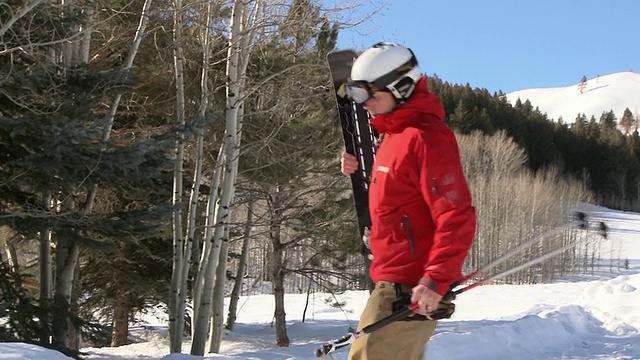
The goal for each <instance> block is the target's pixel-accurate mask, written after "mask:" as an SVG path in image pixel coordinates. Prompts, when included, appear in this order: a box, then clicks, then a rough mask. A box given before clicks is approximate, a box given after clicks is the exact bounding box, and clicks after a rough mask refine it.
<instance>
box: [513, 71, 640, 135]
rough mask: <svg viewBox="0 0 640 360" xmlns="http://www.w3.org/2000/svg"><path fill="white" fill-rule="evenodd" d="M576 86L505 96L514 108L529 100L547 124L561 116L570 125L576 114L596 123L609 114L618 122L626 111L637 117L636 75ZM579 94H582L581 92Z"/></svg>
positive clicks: (639, 81) (639, 87)
mask: <svg viewBox="0 0 640 360" xmlns="http://www.w3.org/2000/svg"><path fill="white" fill-rule="evenodd" d="M580 87H581V86H580V82H578V83H576V84H573V85H570V86H566V87H556V88H546V89H525V90H519V91H515V92H512V93H508V94H507V95H506V96H507V100H508V101H509V102H510V103H511V104H515V103H516V100H518V98H520V100H521V101H522V102H524V101H525V100H527V99H529V101H530V102H531V105H533V107H534V108H536V107H538V109H539V110H540V111H541V112H542V113H546V114H547V117H548V118H549V119H551V120H558V119H559V118H560V117H561V116H562V120H563V121H564V122H565V123H573V122H574V121H575V119H576V117H577V116H578V114H585V115H586V116H587V120H589V119H590V118H591V115H593V116H595V117H596V119H597V120H599V119H600V115H602V113H603V112H608V111H610V110H613V112H614V113H615V115H616V118H617V119H618V121H619V120H620V118H622V115H623V114H624V110H625V109H626V108H629V110H631V112H632V113H633V115H634V116H635V117H636V118H637V117H638V116H640V74H638V73H635V72H620V73H615V74H611V75H604V76H598V77H596V78H593V79H589V80H587V82H586V84H585V85H584V87H583V88H582V89H580ZM581 90H582V91H581Z"/></svg>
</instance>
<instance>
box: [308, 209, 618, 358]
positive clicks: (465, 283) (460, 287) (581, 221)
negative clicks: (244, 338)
mask: <svg viewBox="0 0 640 360" xmlns="http://www.w3.org/2000/svg"><path fill="white" fill-rule="evenodd" d="M567 229H577V230H594V231H597V232H598V235H600V236H602V237H603V238H604V239H606V238H607V235H608V227H607V225H606V224H605V223H604V222H602V221H600V222H593V221H590V220H589V217H588V215H587V214H586V213H585V212H581V211H579V212H576V213H574V218H573V220H572V221H570V222H569V223H567V224H564V225H561V226H557V227H555V228H552V229H550V230H548V231H545V232H543V233H541V234H540V235H538V236H535V237H533V238H532V239H530V240H527V241H524V242H523V243H522V244H521V245H519V246H517V247H515V248H513V249H512V250H510V251H509V252H507V253H506V254H504V255H502V256H500V257H498V258H497V259H495V260H494V261H492V262H491V263H490V264H487V265H486V266H484V267H482V268H480V269H478V270H476V271H474V272H472V273H471V274H469V275H467V276H465V277H463V278H462V279H461V280H460V281H458V282H457V283H455V284H453V285H452V286H451V289H450V290H449V292H448V293H447V295H445V297H446V296H453V297H454V298H455V296H456V295H459V294H461V293H463V292H466V291H469V290H471V289H474V288H476V287H478V286H481V285H485V284H487V283H489V282H491V281H493V280H497V279H499V278H502V277H505V276H507V275H510V274H513V273H515V272H517V271H520V270H522V269H526V268H528V267H530V266H533V265H535V264H539V263H541V262H543V261H544V260H546V259H549V258H551V257H553V256H556V255H559V254H561V253H563V252H565V251H567V250H569V249H571V248H573V247H575V246H577V245H578V244H579V243H580V241H576V242H574V243H570V244H567V245H564V246H561V247H559V248H556V249H553V250H551V251H549V252H547V253H545V254H542V255H539V256H536V257H535V258H533V259H531V260H529V261H527V262H525V263H523V264H520V265H518V266H515V267H512V268H509V269H507V270H504V271H501V272H499V273H497V274H494V275H487V274H488V273H489V272H490V270H493V269H494V268H496V267H497V266H498V265H500V264H503V263H505V262H506V261H507V260H509V259H511V258H513V257H514V256H516V255H519V254H521V253H522V252H524V251H526V250H527V249H528V248H530V247H531V246H532V245H535V244H536V243H539V242H542V241H544V240H545V239H547V238H549V237H552V236H554V235H558V234H560V233H562V232H564V231H566V230H567ZM416 311H417V306H416V304H411V305H410V306H408V307H406V308H404V309H400V310H398V311H396V312H394V313H392V314H391V315H389V316H387V317H385V318H383V319H381V320H379V321H377V322H374V323H373V324H370V325H368V326H365V327H364V328H362V329H361V330H359V331H356V332H353V333H349V334H347V335H345V336H343V337H341V338H339V339H337V340H334V341H331V342H329V343H325V344H323V345H322V346H321V347H320V348H318V349H316V351H315V355H316V357H318V358H323V359H325V358H326V357H325V355H329V356H330V357H331V358H332V359H334V356H333V352H335V351H336V350H338V349H341V348H343V347H346V346H348V345H350V344H351V343H353V341H354V340H355V339H357V338H359V337H361V336H364V335H366V334H368V333H370V332H372V331H375V330H377V329H380V328H381V327H384V326H386V325H388V324H390V323H392V322H394V321H398V320H402V319H404V318H407V317H409V316H412V315H414V314H415V313H416ZM451 314H452V313H451V312H442V311H436V312H434V313H431V314H428V315H426V316H427V318H429V319H431V320H440V319H445V318H449V317H450V316H451Z"/></svg>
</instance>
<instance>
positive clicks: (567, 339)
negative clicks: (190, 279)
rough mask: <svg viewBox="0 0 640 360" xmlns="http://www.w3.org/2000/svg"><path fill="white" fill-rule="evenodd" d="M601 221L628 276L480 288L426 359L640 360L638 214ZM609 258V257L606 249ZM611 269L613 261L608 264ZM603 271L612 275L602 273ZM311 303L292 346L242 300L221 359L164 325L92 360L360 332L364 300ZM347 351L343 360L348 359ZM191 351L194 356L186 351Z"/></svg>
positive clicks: (253, 351)
mask: <svg viewBox="0 0 640 360" xmlns="http://www.w3.org/2000/svg"><path fill="white" fill-rule="evenodd" d="M594 214H595V215H594V216H597V217H599V218H600V219H602V220H604V221H605V222H606V223H607V224H608V225H609V226H610V228H611V235H610V238H609V240H608V241H607V242H606V243H605V244H604V245H603V246H605V247H612V249H613V250H614V253H621V254H623V255H622V256H623V258H628V259H629V265H630V266H629V269H621V270H618V269H614V272H613V273H611V272H609V271H608V270H609V269H608V266H607V267H606V268H605V269H603V271H602V272H600V273H598V274H596V275H595V276H590V277H581V278H578V279H575V278H574V279H571V281H570V282H562V283H556V284H548V285H491V286H482V287H479V288H477V289H474V290H473V291H469V292H468V293H464V294H462V295H460V296H459V298H458V300H457V301H456V304H457V311H456V313H455V315H454V317H453V318H452V319H450V320H446V321H442V322H441V323H440V325H439V326H438V329H437V331H436V334H435V335H434V337H433V338H432V340H431V342H430V343H429V345H428V348H427V358H428V359H448V360H457V359H458V360H463V359H474V360H485V359H486V360H488V359H491V360H494V359H640V215H638V214H627V213H620V212H612V211H606V210H598V209H596V212H595V213H594ZM603 254H607V251H606V249H605V250H604V251H603ZM604 263H605V264H607V262H606V261H605V262H604ZM604 270H606V271H604ZM305 297H306V295H304V294H302V295H288V296H286V299H285V300H286V309H287V319H288V320H289V327H288V334H289V337H290V339H291V346H290V347H288V348H277V347H275V346H274V343H275V341H274V339H275V329H274V328H273V327H272V324H271V320H272V314H273V298H272V296H270V295H261V296H251V297H247V298H242V299H241V300H240V305H241V308H240V311H239V314H238V323H237V326H236V329H235V330H234V331H233V332H232V333H229V334H227V335H226V336H225V340H224V341H223V344H222V351H221V354H220V355H207V356H205V357H204V358H203V357H192V356H188V355H180V354H174V355H167V350H168V340H167V337H166V331H164V330H166V329H165V326H164V324H151V325H156V326H152V327H148V328H146V329H145V328H142V327H140V328H136V329H134V330H135V331H134V332H133V333H134V335H135V336H136V337H138V338H140V339H145V340H146V341H144V342H140V343H136V344H132V345H128V346H122V347H119V348H87V349H83V351H84V352H85V353H86V354H87V357H86V358H87V359H89V360H113V359H123V360H133V359H146V360H159V359H163V360H190V359H210V360H214V359H215V360H223V359H255V360H258V359H259V360H282V359H292V360H302V359H309V360H311V359H315V356H314V355H313V352H314V350H315V349H316V348H317V347H318V345H321V344H322V343H323V342H327V341H330V340H332V339H335V338H338V337H341V336H342V335H345V334H346V332H347V329H348V327H349V326H353V327H355V326H356V325H357V321H358V316H359V314H360V312H361V311H362V308H363V306H364V304H365V302H366V298H367V293H366V292H355V291H354V292H347V293H345V294H342V295H340V296H338V300H340V301H345V302H346V304H345V306H344V307H343V308H342V309H338V308H335V307H332V306H331V305H330V304H331V303H334V302H335V299H333V298H331V297H330V296H329V295H326V294H315V296H312V299H311V300H312V303H311V304H310V305H309V308H308V309H307V319H306V321H305V322H304V323H303V322H301V319H302V314H303V309H304V304H305ZM347 350H348V349H342V350H339V351H338V353H337V358H338V359H340V360H344V359H346V358H347V353H348V351H347ZM183 351H184V352H188V351H189V343H185V346H184V347H183ZM0 359H2V360H3V359H14V360H36V359H37V360H41V359H47V360H68V358H66V357H65V356H62V355H60V354H59V353H56V352H53V351H50V350H45V349H42V348H38V347H35V346H31V345H26V344H6V343H5V344H0Z"/></svg>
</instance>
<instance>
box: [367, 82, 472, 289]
mask: <svg viewBox="0 0 640 360" xmlns="http://www.w3.org/2000/svg"><path fill="white" fill-rule="evenodd" d="M443 118H444V109H443V107H442V104H441V102H440V100H439V99H438V97H437V96H436V95H435V94H433V93H431V92H429V89H428V86H427V81H426V78H425V77H424V76H423V77H422V78H421V79H420V81H419V82H418V84H417V86H416V89H415V92H414V94H413V96H411V98H410V99H409V100H408V101H407V102H406V103H404V104H402V105H400V106H399V107H398V108H397V109H396V110H395V111H393V112H392V113H387V114H382V115H379V116H376V117H374V118H373V119H372V120H371V124H372V126H374V127H375V128H376V130H378V132H380V133H381V134H384V135H383V141H382V143H381V145H380V148H379V149H378V150H377V152H376V159H375V162H374V164H373V172H372V178H371V186H370V189H369V211H370V213H371V221H372V227H371V232H370V235H369V242H370V245H371V252H372V254H373V262H372V264H371V269H370V274H371V278H372V280H373V281H374V282H378V281H381V280H386V281H390V282H396V283H401V284H407V285H416V284H418V283H421V284H423V285H426V286H428V287H430V288H431V289H433V290H434V291H435V292H437V293H438V294H440V295H444V294H445V293H446V292H447V291H448V290H449V287H450V286H451V284H453V283H454V282H456V281H458V280H460V278H461V276H462V264H463V262H464V259H465V258H466V256H467V253H468V252H469V248H470V247H471V243H472V241H473V238H474V236H475V231H476V212H475V209H474V208H473V206H472V202H471V194H470V192H469V188H468V186H467V182H466V179H465V177H464V173H463V170H462V165H461V163H460V152H459V150H458V144H457V142H456V139H455V137H454V135H453V132H452V131H451V129H449V127H447V126H446V125H445V124H444V122H443Z"/></svg>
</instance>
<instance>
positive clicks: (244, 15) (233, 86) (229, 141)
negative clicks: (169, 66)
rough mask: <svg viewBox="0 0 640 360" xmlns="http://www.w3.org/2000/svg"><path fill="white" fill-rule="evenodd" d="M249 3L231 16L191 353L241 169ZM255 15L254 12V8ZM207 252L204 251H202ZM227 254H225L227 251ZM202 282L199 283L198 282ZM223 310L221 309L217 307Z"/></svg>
mask: <svg viewBox="0 0 640 360" xmlns="http://www.w3.org/2000/svg"><path fill="white" fill-rule="evenodd" d="M249 3H252V2H247V3H245V2H243V1H241V0H234V2H233V11H232V16H231V31H230V33H229V50H228V54H227V71H226V75H227V98H226V109H225V110H226V112H225V123H226V129H225V137H224V151H225V156H224V157H225V159H224V174H223V176H224V179H223V183H222V189H221V196H220V200H219V202H218V206H217V212H216V217H215V219H216V222H215V230H214V233H213V236H212V238H211V240H209V242H210V243H211V244H210V245H211V246H210V252H209V254H208V257H207V260H206V261H207V263H206V265H205V264H201V268H203V269H204V273H203V274H204V275H203V277H204V279H203V283H202V288H201V295H200V297H199V301H198V302H197V303H194V307H196V309H197V310H196V314H197V316H195V317H194V330H193V339H192V343H191V354H192V355H204V350H205V345H206V339H207V335H208V332H209V324H210V321H211V312H212V308H211V307H212V300H213V299H212V297H213V289H214V284H215V283H216V282H215V272H216V269H217V267H218V262H219V259H220V256H221V247H222V241H223V238H224V224H226V223H227V222H228V221H229V207H230V205H231V202H232V201H233V196H234V190H235V188H234V184H235V179H236V176H237V173H238V158H239V154H240V139H241V136H240V129H241V128H242V126H241V125H240V122H241V117H242V110H241V109H242V107H243V101H244V96H243V95H244V89H243V85H244V77H245V74H246V66H247V63H248V60H247V59H248V57H249V55H250V47H249V45H250V44H251V41H252V38H253V32H252V31H248V32H246V30H247V29H251V27H250V25H249V24H250V23H251V19H252V17H251V16H249V10H248V9H249V6H248V5H249ZM253 5H254V6H253V10H254V11H257V9H258V8H259V6H258V5H259V2H253ZM254 15H255V12H254ZM203 255H204V254H203ZM225 258H226V255H225ZM198 285H200V283H198ZM216 311H219V312H222V309H219V310H218V309H216Z"/></svg>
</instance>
